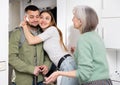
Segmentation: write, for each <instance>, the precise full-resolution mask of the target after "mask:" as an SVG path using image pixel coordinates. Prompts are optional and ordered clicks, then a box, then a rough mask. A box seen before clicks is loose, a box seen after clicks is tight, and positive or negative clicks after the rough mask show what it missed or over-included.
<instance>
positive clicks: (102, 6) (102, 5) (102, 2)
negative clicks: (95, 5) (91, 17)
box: [101, 0, 104, 9]
mask: <svg viewBox="0 0 120 85" xmlns="http://www.w3.org/2000/svg"><path fill="white" fill-rule="evenodd" d="M101 8H102V9H104V1H103V0H101Z"/></svg>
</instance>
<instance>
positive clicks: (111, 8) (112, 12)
mask: <svg viewBox="0 0 120 85" xmlns="http://www.w3.org/2000/svg"><path fill="white" fill-rule="evenodd" d="M119 9H120V0H102V17H120V11H119Z"/></svg>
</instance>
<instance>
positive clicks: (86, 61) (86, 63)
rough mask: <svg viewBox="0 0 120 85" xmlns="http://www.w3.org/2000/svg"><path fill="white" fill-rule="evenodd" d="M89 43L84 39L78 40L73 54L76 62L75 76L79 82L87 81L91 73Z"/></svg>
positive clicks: (91, 59)
mask: <svg viewBox="0 0 120 85" xmlns="http://www.w3.org/2000/svg"><path fill="white" fill-rule="evenodd" d="M91 51H92V50H91V47H90V44H89V42H87V41H86V40H85V39H84V38H80V39H79V41H78V43H77V48H76V51H75V53H74V56H75V58H76V62H77V66H78V67H77V70H76V76H77V77H78V78H79V79H80V81H81V82H83V81H87V80H88V79H89V78H90V76H91V74H92V72H93V64H92V61H93V58H92V54H91Z"/></svg>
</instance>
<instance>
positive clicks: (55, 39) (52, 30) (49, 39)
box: [22, 10, 79, 85]
mask: <svg viewBox="0 0 120 85" xmlns="http://www.w3.org/2000/svg"><path fill="white" fill-rule="evenodd" d="M39 25H40V27H41V28H42V30H43V33H41V34H39V35H38V36H33V35H32V34H31V33H30V31H29V28H28V27H27V25H26V24H25V23H24V24H22V27H23V29H24V33H25V36H26V39H27V40H28V43H29V44H31V45H32V44H37V43H40V42H43V41H44V44H43V47H44V50H45V51H46V52H47V53H48V55H49V57H50V59H51V60H52V62H53V63H54V64H55V65H56V66H57V67H58V68H59V70H60V71H70V70H74V69H76V64H75V61H74V59H73V57H72V56H71V55H70V54H69V53H68V52H67V49H66V47H65V45H64V43H63V38H62V32H61V31H60V30H59V29H58V28H57V26H56V23H55V20H54V17H53V15H52V13H51V12H50V11H47V10H46V11H42V12H41V13H40V21H39ZM60 85H79V84H78V80H77V78H70V77H64V76H63V77H62V79H61V83H60Z"/></svg>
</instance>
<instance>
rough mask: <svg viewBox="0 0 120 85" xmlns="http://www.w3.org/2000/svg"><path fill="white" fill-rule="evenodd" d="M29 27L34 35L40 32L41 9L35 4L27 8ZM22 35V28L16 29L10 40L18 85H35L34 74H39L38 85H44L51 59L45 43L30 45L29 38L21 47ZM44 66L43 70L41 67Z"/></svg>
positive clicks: (10, 49) (10, 61)
mask: <svg viewBox="0 0 120 85" xmlns="http://www.w3.org/2000/svg"><path fill="white" fill-rule="evenodd" d="M24 20H26V22H27V24H28V27H29V29H30V31H31V33H32V34H33V35H37V34H39V33H40V31H39V29H40V28H38V23H39V9H38V8H37V7H36V6H34V5H29V6H27V7H26V8H25V16H24ZM20 37H21V31H20V29H15V30H14V31H13V32H12V33H11V35H10V40H9V64H10V65H11V66H12V67H13V68H14V70H15V75H16V78H15V83H16V85H35V84H34V83H35V82H33V81H34V78H35V77H34V76H37V77H36V78H37V83H39V84H37V85H43V83H42V81H43V76H42V75H45V74H47V72H48V70H49V67H51V61H50V60H49V58H48V56H47V55H46V56H45V55H44V50H43V45H42V43H41V44H36V45H29V44H28V43H27V40H25V41H24V42H23V43H22V46H21V47H19V42H20ZM41 66H42V68H43V69H42V70H41V69H40V67H41Z"/></svg>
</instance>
